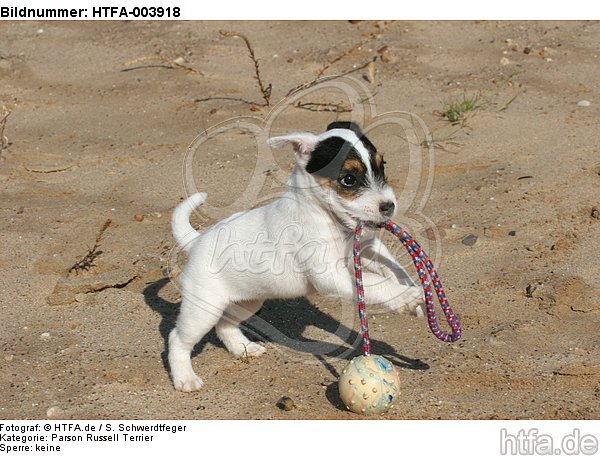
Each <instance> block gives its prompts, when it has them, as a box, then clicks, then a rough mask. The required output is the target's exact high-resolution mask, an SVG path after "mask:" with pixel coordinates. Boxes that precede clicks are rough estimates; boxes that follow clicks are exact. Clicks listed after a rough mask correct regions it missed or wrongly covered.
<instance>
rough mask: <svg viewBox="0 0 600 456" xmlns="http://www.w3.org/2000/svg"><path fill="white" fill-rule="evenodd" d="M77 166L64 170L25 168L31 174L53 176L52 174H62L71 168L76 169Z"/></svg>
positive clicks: (65, 167) (64, 168) (63, 168)
mask: <svg viewBox="0 0 600 456" xmlns="http://www.w3.org/2000/svg"><path fill="white" fill-rule="evenodd" d="M74 167H75V165H70V166H64V167H62V168H52V169H35V168H28V167H27V166H24V168H25V170H26V171H28V172H30V173H37V174H51V173H60V172H62V171H68V170H70V169H71V168H74Z"/></svg>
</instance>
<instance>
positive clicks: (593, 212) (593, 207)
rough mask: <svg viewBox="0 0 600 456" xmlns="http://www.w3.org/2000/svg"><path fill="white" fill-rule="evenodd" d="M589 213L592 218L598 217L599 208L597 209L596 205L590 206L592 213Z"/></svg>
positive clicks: (599, 217) (599, 213) (599, 216)
mask: <svg viewBox="0 0 600 456" xmlns="http://www.w3.org/2000/svg"><path fill="white" fill-rule="evenodd" d="M590 215H591V216H592V218H595V219H600V210H598V207H597V206H592V213H591V214H590Z"/></svg>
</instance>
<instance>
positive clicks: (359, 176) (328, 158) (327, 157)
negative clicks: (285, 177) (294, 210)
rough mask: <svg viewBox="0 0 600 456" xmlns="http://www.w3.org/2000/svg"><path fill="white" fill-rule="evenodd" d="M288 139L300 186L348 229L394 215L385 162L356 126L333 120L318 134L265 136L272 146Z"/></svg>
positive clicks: (392, 198)
mask: <svg viewBox="0 0 600 456" xmlns="http://www.w3.org/2000/svg"><path fill="white" fill-rule="evenodd" d="M288 143H291V144H292V145H293V146H294V150H295V153H296V162H297V164H298V166H297V167H296V170H295V173H297V174H299V176H298V177H301V178H303V179H302V180H303V184H304V185H302V188H305V189H307V190H308V191H310V192H311V193H312V194H313V195H314V196H315V197H316V198H317V199H318V200H319V201H320V202H321V203H322V205H323V206H325V207H327V208H329V210H330V211H331V212H332V213H333V214H334V215H335V216H336V217H337V218H338V219H339V220H340V221H342V223H344V225H346V226H347V227H348V228H354V227H355V226H356V223H357V221H358V220H362V221H364V222H366V223H367V224H372V225H375V224H379V223H381V222H383V221H384V220H386V219H388V218H389V217H391V216H393V215H394V213H395V210H396V197H395V195H394V192H393V190H392V189H391V187H390V186H389V185H388V184H387V180H386V177H385V169H384V165H385V161H384V160H383V156H382V155H381V154H380V153H379V152H377V149H376V148H375V146H374V145H373V143H371V141H369V139H368V138H367V137H366V136H365V135H364V134H363V132H362V131H361V129H360V128H359V127H358V125H356V124H355V123H352V122H334V123H332V124H330V125H329V126H328V127H327V131H326V132H325V133H322V134H320V135H313V134H312V133H294V134H291V135H287V136H279V137H276V138H272V139H270V140H269V144H270V145H271V146H272V147H281V146H283V145H285V144H288ZM306 184H308V185H306Z"/></svg>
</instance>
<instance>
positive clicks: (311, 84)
mask: <svg viewBox="0 0 600 456" xmlns="http://www.w3.org/2000/svg"><path fill="white" fill-rule="evenodd" d="M376 59H377V57H373V58H372V59H370V60H368V61H367V62H365V63H363V64H362V65H360V66H358V67H356V68H352V69H350V70H348V71H344V72H343V73H340V74H336V75H332V76H325V77H324V78H321V79H318V78H317V79H313V80H312V81H310V82H305V83H304V84H300V85H298V86H296V87H294V88H293V89H291V90H290V91H289V92H288V93H287V94H286V97H289V96H291V95H294V94H296V93H298V92H300V91H302V90H304V89H308V88H310V87H314V86H316V85H318V84H322V83H323V82H327V81H331V80H332V79H338V78H343V77H344V76H347V75H349V74H351V73H356V72H357V71H360V70H362V69H363V68H366V67H368V66H369V64H370V63H371V62H374V61H375V60H376Z"/></svg>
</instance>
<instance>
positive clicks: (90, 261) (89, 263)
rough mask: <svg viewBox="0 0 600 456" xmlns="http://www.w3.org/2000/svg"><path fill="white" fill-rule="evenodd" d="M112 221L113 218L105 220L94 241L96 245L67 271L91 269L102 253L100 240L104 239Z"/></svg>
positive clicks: (76, 272)
mask: <svg viewBox="0 0 600 456" xmlns="http://www.w3.org/2000/svg"><path fill="white" fill-rule="evenodd" d="M111 223H112V220H111V219H107V220H106V222H104V225H102V228H100V231H99V232H98V235H97V236H96V242H95V243H94V246H93V247H92V248H91V249H88V252H87V253H86V254H85V256H84V257H83V258H82V259H81V260H79V261H77V262H76V263H75V264H74V265H73V266H71V267H70V268H69V270H68V271H67V272H68V273H71V272H73V271H74V272H75V274H79V271H89V270H90V268H92V267H93V266H94V261H95V260H96V258H98V256H100V254H101V253H102V251H101V250H98V248H99V247H100V241H102V237H103V236H104V232H105V231H106V229H107V228H108V227H109V226H110V224H111Z"/></svg>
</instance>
